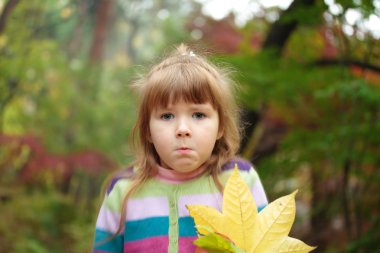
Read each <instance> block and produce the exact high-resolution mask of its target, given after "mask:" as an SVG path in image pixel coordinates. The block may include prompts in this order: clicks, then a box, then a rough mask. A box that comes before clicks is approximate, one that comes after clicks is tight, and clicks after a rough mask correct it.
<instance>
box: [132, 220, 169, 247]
mask: <svg viewBox="0 0 380 253" xmlns="http://www.w3.org/2000/svg"><path fill="white" fill-rule="evenodd" d="M168 231H169V218H168V217H167V216H165V217H154V218H148V219H143V220H137V221H128V222H127V223H126V229H125V242H132V241H137V240H141V239H145V238H149V237H154V236H162V235H168Z"/></svg>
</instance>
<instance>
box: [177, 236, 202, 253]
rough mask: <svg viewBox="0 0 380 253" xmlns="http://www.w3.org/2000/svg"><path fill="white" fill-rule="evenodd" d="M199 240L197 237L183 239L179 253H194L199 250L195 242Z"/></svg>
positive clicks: (179, 244)
mask: <svg viewBox="0 0 380 253" xmlns="http://www.w3.org/2000/svg"><path fill="white" fill-rule="evenodd" d="M196 239H198V237H196V236H189V237H181V238H179V243H178V252H181V253H194V252H195V249H196V248H197V247H196V246H195V245H194V244H193V242H194V241H195V240H196Z"/></svg>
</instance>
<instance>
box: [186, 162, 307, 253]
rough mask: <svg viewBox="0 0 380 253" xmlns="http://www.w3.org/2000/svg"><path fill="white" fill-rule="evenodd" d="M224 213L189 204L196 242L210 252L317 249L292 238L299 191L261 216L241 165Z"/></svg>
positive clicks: (301, 252)
mask: <svg viewBox="0 0 380 253" xmlns="http://www.w3.org/2000/svg"><path fill="white" fill-rule="evenodd" d="M223 193H224V194H223V205H222V213H220V212H219V211H217V210H215V209H214V208H212V207H208V206H203V205H188V206H187V208H188V210H189V213H190V216H192V217H193V218H194V222H195V224H196V228H197V230H198V233H199V234H200V237H199V238H198V239H197V240H196V241H195V242H194V243H195V244H196V245H197V246H199V247H201V248H204V249H206V250H207V251H208V252H235V253H240V252H245V253H272V252H276V253H277V252H279V253H307V252H310V251H311V250H313V249H314V248H315V247H311V246H308V245H307V244H305V243H304V242H302V241H300V240H298V239H295V238H291V237H289V236H288V234H289V232H290V229H291V227H292V225H293V222H294V218H295V213H296V206H295V194H296V193H297V191H295V192H293V193H291V194H289V195H287V196H284V197H281V198H279V199H277V200H275V201H273V202H272V203H270V204H269V205H268V206H266V207H265V208H264V209H263V210H262V211H261V212H260V213H259V212H258V211H257V206H256V203H255V201H254V199H253V196H252V194H251V192H250V190H249V188H248V186H247V185H246V184H245V182H244V180H243V178H242V177H241V176H240V174H239V170H238V167H237V165H235V168H234V171H233V173H232V174H231V176H230V177H229V179H228V181H227V184H226V186H225V189H224V192H223Z"/></svg>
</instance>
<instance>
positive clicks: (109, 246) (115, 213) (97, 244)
mask: <svg viewBox="0 0 380 253" xmlns="http://www.w3.org/2000/svg"><path fill="white" fill-rule="evenodd" d="M122 188H123V187H121V185H120V184H119V182H117V183H114V184H113V185H112V189H111V190H108V191H107V194H106V196H105V198H104V200H103V203H102V205H101V207H100V211H99V214H98V218H97V221H96V228H95V234H94V245H93V249H92V252H93V253H122V252H123V248H124V236H123V233H119V234H116V232H117V230H118V227H119V223H120V217H121V216H120V204H121V201H122V199H123V194H122V192H123V191H122Z"/></svg>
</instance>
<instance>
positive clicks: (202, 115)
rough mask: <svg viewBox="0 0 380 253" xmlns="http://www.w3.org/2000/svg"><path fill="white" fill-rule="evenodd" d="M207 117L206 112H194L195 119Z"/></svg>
mask: <svg viewBox="0 0 380 253" xmlns="http://www.w3.org/2000/svg"><path fill="white" fill-rule="evenodd" d="M205 117H206V114H204V113H203V112H196V113H194V114H193V118H194V119H203V118H205Z"/></svg>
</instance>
